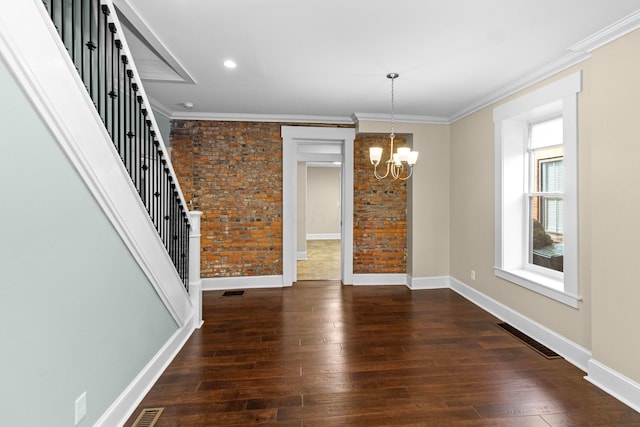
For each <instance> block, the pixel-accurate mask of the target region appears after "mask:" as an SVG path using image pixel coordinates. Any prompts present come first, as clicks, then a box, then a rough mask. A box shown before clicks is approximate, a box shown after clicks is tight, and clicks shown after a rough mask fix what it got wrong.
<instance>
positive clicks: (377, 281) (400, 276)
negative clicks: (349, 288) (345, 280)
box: [353, 273, 407, 286]
mask: <svg viewBox="0 0 640 427" xmlns="http://www.w3.org/2000/svg"><path fill="white" fill-rule="evenodd" d="M406 284H407V275H406V274H404V273H396V274H354V275H353V285H354V286H358V285H369V286H375V285H406Z"/></svg>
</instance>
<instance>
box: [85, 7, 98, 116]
mask: <svg viewBox="0 0 640 427" xmlns="http://www.w3.org/2000/svg"><path fill="white" fill-rule="evenodd" d="M93 3H94V2H93V1H90V2H89V41H88V42H87V49H88V50H89V96H90V97H91V99H93V100H94V101H93V102H94V104H95V95H94V92H93V52H94V51H95V50H96V49H97V45H96V43H95V42H94V41H93V14H94V7H93Z"/></svg>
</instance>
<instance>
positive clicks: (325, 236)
mask: <svg viewBox="0 0 640 427" xmlns="http://www.w3.org/2000/svg"><path fill="white" fill-rule="evenodd" d="M307 240H340V233H309V234H307Z"/></svg>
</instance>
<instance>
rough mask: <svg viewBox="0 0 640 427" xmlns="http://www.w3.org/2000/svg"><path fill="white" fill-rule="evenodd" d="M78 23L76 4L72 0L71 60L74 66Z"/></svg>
mask: <svg viewBox="0 0 640 427" xmlns="http://www.w3.org/2000/svg"><path fill="white" fill-rule="evenodd" d="M76 22H77V21H76V2H75V1H74V0H71V60H72V61H73V63H74V64H76ZM76 68H77V64H76Z"/></svg>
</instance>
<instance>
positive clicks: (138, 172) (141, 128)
mask: <svg viewBox="0 0 640 427" xmlns="http://www.w3.org/2000/svg"><path fill="white" fill-rule="evenodd" d="M143 101H144V99H143V98H142V96H138V139H136V169H135V171H136V188H137V189H138V194H139V195H140V197H142V179H141V177H142V174H141V172H142V161H141V160H142V159H141V157H140V151H141V149H140V148H141V147H142V139H143V138H144V134H145V123H144V121H145V114H144V113H143V110H144V102H143ZM144 111H146V110H144Z"/></svg>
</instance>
